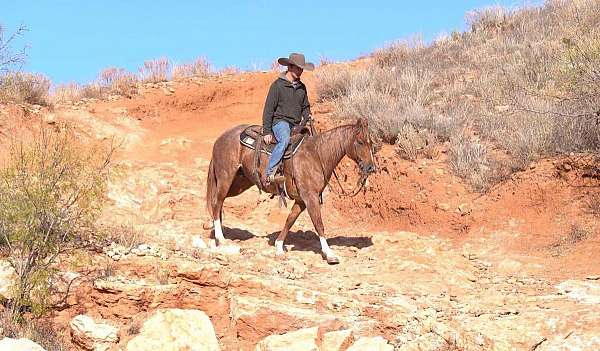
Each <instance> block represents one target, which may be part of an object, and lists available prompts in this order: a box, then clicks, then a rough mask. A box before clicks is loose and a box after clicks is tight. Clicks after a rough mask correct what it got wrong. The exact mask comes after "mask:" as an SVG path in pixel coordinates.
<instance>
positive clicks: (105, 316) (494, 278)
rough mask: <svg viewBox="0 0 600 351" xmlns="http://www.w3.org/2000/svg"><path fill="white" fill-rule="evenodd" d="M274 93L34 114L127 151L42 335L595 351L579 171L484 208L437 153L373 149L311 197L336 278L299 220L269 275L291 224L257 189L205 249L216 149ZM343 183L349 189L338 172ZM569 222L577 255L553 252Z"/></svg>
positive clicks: (229, 206)
mask: <svg viewBox="0 0 600 351" xmlns="http://www.w3.org/2000/svg"><path fill="white" fill-rule="evenodd" d="M273 78H274V74H273V73H269V72H267V73H252V74H241V75H225V76H221V77H218V78H214V79H211V80H208V81H188V82H170V83H165V84H162V85H156V86H148V87H147V88H146V90H145V91H143V94H142V95H141V96H137V97H134V98H133V99H115V100H114V101H92V102H83V103H78V104H70V105H64V106H59V107H58V108H57V109H56V110H55V111H54V112H52V113H50V112H39V113H38V114H39V115H41V118H43V119H44V120H45V121H46V123H50V124H53V123H59V122H61V121H69V122H71V123H74V124H75V125H77V128H78V129H79V130H80V131H81V133H82V135H87V136H88V137H93V138H106V137H111V136H116V137H117V138H119V139H120V140H122V141H123V143H122V145H123V146H122V149H121V151H120V152H119V153H118V154H117V158H116V160H115V165H116V170H118V172H116V176H115V177H114V179H113V180H112V181H111V184H110V187H109V197H110V199H111V204H110V206H109V207H108V208H107V209H106V210H105V213H104V216H103V218H102V221H101V222H102V223H103V225H105V226H106V227H107V228H112V229H111V230H112V232H113V235H112V237H113V239H114V242H113V243H112V244H111V245H108V246H105V247H103V248H101V250H99V251H98V252H80V253H75V254H73V255H72V256H71V257H69V258H64V260H63V261H62V262H61V268H62V270H63V271H65V272H68V273H65V274H64V276H65V277H66V279H75V280H74V284H73V288H72V289H71V292H70V294H69V295H68V298H67V300H66V305H65V306H64V307H63V308H62V309H60V310H57V311H54V312H53V313H52V316H51V320H52V321H53V323H54V324H55V325H57V326H59V327H60V329H61V330H63V333H62V334H63V335H64V336H65V338H66V339H68V340H69V341H68V342H69V343H70V345H71V347H72V348H73V349H80V350H118V349H122V350H146V349H147V350H160V349H163V350H175V349H181V350H184V349H191V350H217V349H220V350H563V349H564V350H595V349H600V322H599V321H598V318H597V316H599V315H600V281H599V279H600V268H599V267H600V266H599V265H598V264H599V263H600V259H599V258H598V257H597V255H596V252H597V249H598V248H599V247H600V242H599V239H598V236H597V235H595V234H596V232H597V230H598V229H597V228H596V226H595V218H594V217H593V216H590V215H587V214H585V213H584V211H583V210H582V209H581V208H582V203H583V200H584V197H585V195H586V194H587V193H586V192H588V191H590V190H588V189H590V188H589V187H587V186H589V185H592V186H596V187H597V185H598V184H597V182H598V180H597V179H596V180H595V179H591V178H590V179H588V178H585V177H583V176H582V175H583V174H584V171H583V167H580V166H579V165H580V163H581V162H583V161H581V159H578V158H573V157H571V158H565V159H555V160H545V161H542V162H540V163H539V164H536V165H533V166H532V168H531V169H530V170H528V171H526V172H523V173H521V174H517V175H515V176H514V177H513V179H510V180H508V181H506V182H505V183H503V184H501V185H500V186H498V187H496V188H494V189H492V190H491V191H490V192H489V193H488V194H485V195H483V196H482V195H479V194H475V193H473V192H471V191H469V190H468V187H466V186H465V185H464V184H463V183H462V182H461V181H460V179H458V178H456V177H454V176H453V175H452V174H451V172H450V170H449V169H448V166H447V165H446V162H445V155H444V154H443V151H442V152H441V154H440V155H439V157H437V158H435V159H433V160H418V161H416V162H409V161H403V160H400V159H399V158H398V157H397V156H396V155H395V154H394V151H393V149H392V148H391V147H385V148H384V149H382V150H381V151H380V152H379V153H378V156H377V157H378V159H379V162H380V168H381V171H380V172H379V173H378V174H377V175H375V176H374V177H373V178H372V179H371V180H370V183H369V186H368V188H367V192H366V193H364V194H361V195H360V196H358V197H357V198H354V199H352V200H347V199H340V198H337V197H336V196H335V195H333V194H332V193H329V192H328V193H326V194H325V206H324V217H325V220H326V229H327V231H328V233H329V236H330V238H331V239H330V241H329V242H330V244H331V246H332V249H334V250H335V251H336V252H337V253H338V255H339V257H340V260H341V264H339V265H336V266H329V265H327V264H326V262H325V261H324V260H323V259H322V257H321V254H320V246H319V242H318V239H317V237H316V235H315V233H314V232H313V227H312V224H311V223H310V219H309V218H308V216H307V215H306V214H302V215H301V216H300V218H299V219H298V222H297V224H296V226H295V227H294V229H293V232H292V233H291V234H290V235H289V236H288V239H287V241H286V243H285V244H286V248H287V253H286V257H285V258H284V259H276V258H275V255H274V253H275V249H274V247H273V243H274V240H275V237H276V235H277V234H278V231H279V229H280V228H281V226H282V224H283V221H284V220H285V217H286V216H287V211H288V210H287V209H279V208H277V201H276V199H274V200H271V199H269V198H268V197H267V196H266V195H264V194H263V195H262V196H261V195H259V194H258V191H257V190H256V189H251V190H249V191H247V192H246V193H244V194H242V195H241V196H238V197H236V198H233V199H229V200H227V201H226V204H225V210H224V225H225V227H226V228H225V237H226V238H227V239H228V242H227V244H226V245H224V246H220V247H215V246H214V240H211V237H210V235H211V234H210V233H209V232H208V231H205V230H202V223H203V222H204V221H205V220H206V219H207V215H206V211H205V209H204V195H205V194H204V193H205V181H206V171H207V168H208V162H209V160H210V150H211V147H212V143H213V142H214V140H215V139H216V137H217V136H218V135H219V134H220V133H221V132H222V131H223V130H225V129H226V128H228V127H231V126H233V125H236V124H240V123H256V122H257V121H259V119H260V117H259V116H260V115H261V112H262V103H263V100H264V95H265V93H266V90H267V87H268V84H269V83H270V81H271V80H272V79H273ZM306 80H307V84H308V85H309V88H310V84H311V83H313V81H312V77H310V76H308V77H307V78H306ZM314 100H316V99H315V97H313V101H314ZM314 111H315V115H316V119H317V121H318V122H319V126H320V127H321V128H326V127H328V126H330V125H332V124H333V123H335V121H333V120H332V119H331V114H330V112H331V109H330V107H328V106H327V104H324V103H319V104H315V106H314ZM441 148H442V149H443V146H441ZM578 160H579V161H578ZM578 162H580V163H578ZM565 165H567V166H565ZM341 170H342V171H343V172H345V173H347V174H350V179H349V180H348V182H347V183H345V184H346V185H348V186H350V184H351V181H352V174H353V173H352V172H355V171H354V170H353V168H352V165H351V164H349V162H346V161H343V164H342V166H341ZM594 182H596V183H594ZM584 185H586V187H584ZM550 190H551V191H550ZM575 222H577V223H578V224H579V225H582V226H589V227H590V228H591V229H589V231H590V233H591V235H590V237H589V238H588V239H586V240H583V241H580V242H575V241H573V242H570V241H568V240H566V239H568V235H569V231H568V230H569V229H568V228H571V226H572V225H573V223H575ZM586 228H587V227H586ZM565 238H566V239H565ZM77 257H85V258H84V259H80V260H79V261H82V260H83V261H84V263H83V264H81V262H80V263H79V264H78V265H75V264H73V263H74V261H76V258H77ZM2 272H5V273H4V276H3V275H2V274H3V273H2ZM9 276H10V272H9V271H8V269H4V270H0V280H2V279H3V278H4V279H7V280H8V279H9ZM1 289H2V287H1V286H0V294H1V293H2V290H1ZM8 342H9V340H8V339H4V340H3V341H2V342H0V349H2V346H1V345H2V343H8ZM15 342H16V341H15Z"/></svg>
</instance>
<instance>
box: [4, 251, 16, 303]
mask: <svg viewBox="0 0 600 351" xmlns="http://www.w3.org/2000/svg"><path fill="white" fill-rule="evenodd" d="M16 279H17V273H16V272H15V269H14V268H12V266H11V265H10V263H8V262H7V261H4V260H0V301H2V300H4V299H11V298H12V297H13V288H14V287H15V281H16Z"/></svg>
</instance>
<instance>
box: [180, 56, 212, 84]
mask: <svg viewBox="0 0 600 351" xmlns="http://www.w3.org/2000/svg"><path fill="white" fill-rule="evenodd" d="M210 73H211V66H210V63H209V62H208V61H207V60H206V58H204V57H199V58H198V59H196V60H195V61H194V62H191V63H183V64H179V65H174V66H173V79H182V78H191V77H207V76H209V75H210Z"/></svg>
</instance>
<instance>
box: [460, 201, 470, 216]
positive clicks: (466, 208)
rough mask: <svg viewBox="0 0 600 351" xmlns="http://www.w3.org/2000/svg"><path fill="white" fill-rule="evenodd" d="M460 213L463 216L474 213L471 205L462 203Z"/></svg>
mask: <svg viewBox="0 0 600 351" xmlns="http://www.w3.org/2000/svg"><path fill="white" fill-rule="evenodd" d="M458 212H459V213H460V214H461V215H463V216H464V215H468V214H470V213H471V212H473V209H472V208H471V205H469V204H468V203H462V204H460V205H458Z"/></svg>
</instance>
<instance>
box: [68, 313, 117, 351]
mask: <svg viewBox="0 0 600 351" xmlns="http://www.w3.org/2000/svg"><path fill="white" fill-rule="evenodd" d="M69 325H70V326H71V338H72V339H73V342H74V343H75V344H77V345H79V346H81V347H83V348H84V349H86V350H93V351H106V350H108V349H110V347H111V346H112V345H113V344H115V343H117V342H119V335H118V332H119V329H118V328H116V327H114V326H112V325H109V324H105V323H96V322H95V321H94V320H93V319H92V318H90V317H88V316H85V315H82V314H80V315H78V316H76V317H75V318H73V319H72V320H71V323H70V324H69Z"/></svg>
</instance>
